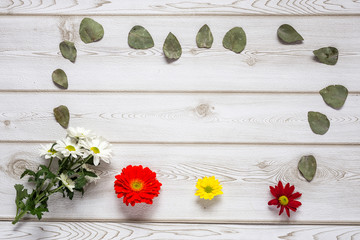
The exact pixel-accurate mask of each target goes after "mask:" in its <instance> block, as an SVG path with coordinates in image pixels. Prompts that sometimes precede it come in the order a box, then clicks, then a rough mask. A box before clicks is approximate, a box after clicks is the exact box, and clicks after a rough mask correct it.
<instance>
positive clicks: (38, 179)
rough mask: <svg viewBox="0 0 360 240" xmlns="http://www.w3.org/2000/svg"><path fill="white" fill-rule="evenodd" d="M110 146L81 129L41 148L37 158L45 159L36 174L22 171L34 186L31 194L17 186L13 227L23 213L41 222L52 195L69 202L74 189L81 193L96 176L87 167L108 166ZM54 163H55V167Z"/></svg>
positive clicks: (76, 129) (98, 137) (26, 170)
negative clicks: (61, 197)
mask: <svg viewBox="0 0 360 240" xmlns="http://www.w3.org/2000/svg"><path fill="white" fill-rule="evenodd" d="M111 153H112V151H111V144H110V143H109V142H107V141H106V140H105V139H103V138H102V137H100V136H97V135H95V134H93V133H92V132H91V131H89V130H85V129H83V128H79V127H78V128H69V129H68V134H67V136H66V138H64V139H62V140H59V141H56V142H55V143H53V144H48V145H45V146H44V145H41V149H40V156H41V157H44V158H45V159H46V160H48V161H49V162H48V164H47V165H40V166H39V168H38V170H37V171H33V170H30V169H25V171H24V172H23V174H22V175H21V178H23V177H24V176H26V175H27V176H29V179H28V182H32V183H34V184H35V189H33V190H32V192H31V193H29V192H28V190H27V189H25V188H24V186H23V185H22V184H16V185H15V186H14V187H15V189H16V199H15V203H16V216H15V219H14V221H13V222H12V223H13V224H16V223H17V222H18V221H19V220H20V219H21V218H22V217H24V216H25V214H32V215H36V216H37V217H38V219H39V220H40V219H41V218H42V215H43V213H44V212H48V211H49V210H48V204H47V201H48V199H49V197H50V196H51V195H52V194H54V193H57V192H59V193H62V194H63V197H65V196H67V197H68V198H69V199H72V198H73V196H74V190H75V191H78V192H81V193H82V194H84V187H85V186H86V185H87V184H88V183H91V182H93V181H95V180H96V179H99V177H98V176H97V175H96V174H95V172H94V170H93V169H92V168H91V167H90V166H97V165H99V164H100V160H102V161H104V162H106V163H109V162H110V158H111ZM54 160H57V161H56V162H57V164H56V166H54V165H55V164H54V162H55V161H54Z"/></svg>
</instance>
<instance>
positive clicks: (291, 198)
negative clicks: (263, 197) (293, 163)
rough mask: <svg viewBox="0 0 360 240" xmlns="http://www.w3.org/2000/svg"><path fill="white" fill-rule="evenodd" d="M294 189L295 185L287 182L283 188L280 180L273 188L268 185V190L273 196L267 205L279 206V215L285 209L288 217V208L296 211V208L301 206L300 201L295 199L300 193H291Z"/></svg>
mask: <svg viewBox="0 0 360 240" xmlns="http://www.w3.org/2000/svg"><path fill="white" fill-rule="evenodd" d="M294 190H295V187H294V186H290V184H289V183H287V184H286V185H285V188H284V187H283V184H282V182H281V181H279V183H278V185H277V186H275V188H274V187H271V186H270V192H271V194H272V195H273V196H274V197H275V198H274V199H272V200H270V201H269V202H268V205H277V207H278V208H279V207H281V208H280V212H279V215H281V214H282V213H283V211H284V209H285V210H286V214H287V215H288V217H290V210H292V211H294V212H296V209H297V208H298V207H300V206H301V202H299V201H296V200H295V199H297V198H299V197H300V196H301V193H299V192H296V193H293V192H294ZM289 209H290V210H289Z"/></svg>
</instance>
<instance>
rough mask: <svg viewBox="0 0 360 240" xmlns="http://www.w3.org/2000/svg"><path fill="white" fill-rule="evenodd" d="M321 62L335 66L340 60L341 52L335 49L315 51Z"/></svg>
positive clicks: (327, 48) (326, 48)
mask: <svg viewBox="0 0 360 240" xmlns="http://www.w3.org/2000/svg"><path fill="white" fill-rule="evenodd" d="M313 53H314V55H315V56H316V57H317V59H318V60H319V62H321V63H325V64H327V65H335V64H336V63H337V60H338V58H339V51H338V50H337V49H336V48H334V47H324V48H320V49H318V50H315V51H313Z"/></svg>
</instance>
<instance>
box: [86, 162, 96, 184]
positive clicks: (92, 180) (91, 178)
mask: <svg viewBox="0 0 360 240" xmlns="http://www.w3.org/2000/svg"><path fill="white" fill-rule="evenodd" d="M82 168H83V169H85V170H86V171H88V172H93V173H95V171H94V170H93V169H91V168H89V166H88V165H87V164H83V165H82ZM95 174H96V173H95ZM85 178H86V180H87V181H88V183H92V182H95V183H96V181H97V180H99V179H100V177H99V176H98V175H97V174H96V177H90V176H85Z"/></svg>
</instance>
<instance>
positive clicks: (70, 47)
mask: <svg viewBox="0 0 360 240" xmlns="http://www.w3.org/2000/svg"><path fill="white" fill-rule="evenodd" d="M59 48H60V52H61V55H62V56H63V57H64V58H66V59H69V60H70V62H72V63H74V62H75V59H76V53H77V51H76V48H75V45H74V43H73V42H69V41H66V40H65V41H62V42H61V43H60V44H59Z"/></svg>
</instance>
